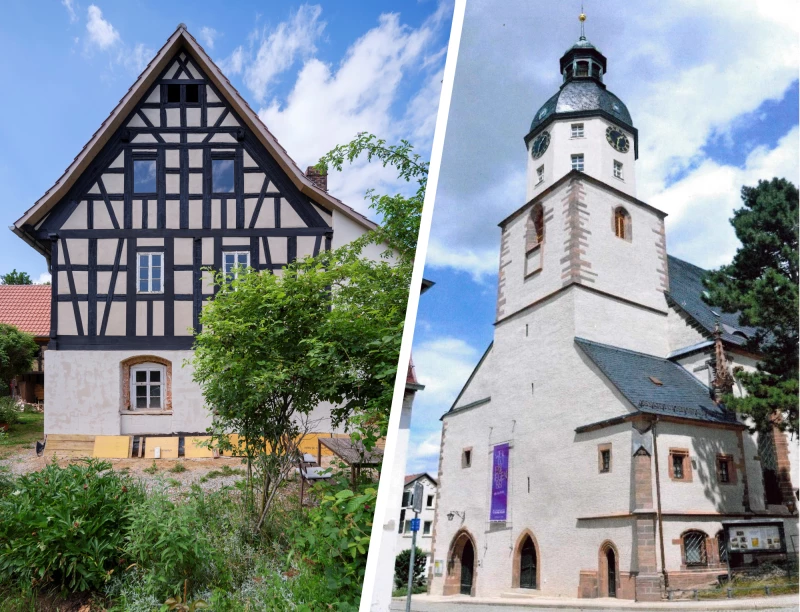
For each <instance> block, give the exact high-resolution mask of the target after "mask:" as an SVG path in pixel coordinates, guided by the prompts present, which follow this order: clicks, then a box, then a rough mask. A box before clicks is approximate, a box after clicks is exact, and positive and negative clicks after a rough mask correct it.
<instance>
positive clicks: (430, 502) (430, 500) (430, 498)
mask: <svg viewBox="0 0 800 612" xmlns="http://www.w3.org/2000/svg"><path fill="white" fill-rule="evenodd" d="M425 507H426V508H433V495H428V499H427V500H426V502H425Z"/></svg>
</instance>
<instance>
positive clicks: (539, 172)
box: [536, 165, 544, 185]
mask: <svg viewBox="0 0 800 612" xmlns="http://www.w3.org/2000/svg"><path fill="white" fill-rule="evenodd" d="M542 181H544V165H542V166H539V167H538V168H536V184H537V185H538V184H539V183H541V182H542Z"/></svg>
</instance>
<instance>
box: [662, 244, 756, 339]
mask: <svg viewBox="0 0 800 612" xmlns="http://www.w3.org/2000/svg"><path fill="white" fill-rule="evenodd" d="M667 261H668V265H669V291H668V292H667V296H668V299H670V300H672V301H673V302H674V303H675V304H676V305H677V306H679V307H680V308H681V309H683V310H684V311H685V312H686V314H688V315H689V316H690V317H691V318H692V319H694V320H695V321H696V322H697V323H698V324H699V325H700V326H701V327H702V328H703V329H705V330H706V331H707V332H708V334H709V335H710V334H712V333H713V332H714V325H715V324H716V322H717V320H719V323H720V329H721V331H722V339H723V340H724V341H726V342H730V343H732V344H737V345H743V344H745V343H746V342H747V337H751V336H752V335H753V334H754V333H755V331H756V330H755V329H754V328H752V327H746V326H743V325H740V324H739V315H738V314H736V313H728V312H723V311H722V310H721V309H715V308H712V307H711V306H709V305H708V304H706V303H705V302H704V301H703V292H704V291H705V288H704V287H703V275H705V274H706V273H707V271H706V270H704V269H703V268H700V267H698V266H695V265H693V264H690V263H689V262H688V261H683V260H682V259H678V258H677V257H674V256H672V255H668V256H667ZM737 332H738V333H737ZM742 334H744V336H742ZM745 336H747V337H745Z"/></svg>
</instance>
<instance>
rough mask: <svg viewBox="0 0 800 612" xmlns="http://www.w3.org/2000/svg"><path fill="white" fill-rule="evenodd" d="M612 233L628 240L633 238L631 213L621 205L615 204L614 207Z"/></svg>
mask: <svg viewBox="0 0 800 612" xmlns="http://www.w3.org/2000/svg"><path fill="white" fill-rule="evenodd" d="M614 235H615V236H616V237H617V238H622V239H623V240H627V241H628V242H630V241H631V238H633V228H632V227H631V215H630V213H629V212H628V211H627V210H625V209H624V208H623V207H622V206H617V207H616V208H615V209H614Z"/></svg>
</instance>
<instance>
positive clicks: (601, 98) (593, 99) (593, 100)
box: [530, 79, 633, 132]
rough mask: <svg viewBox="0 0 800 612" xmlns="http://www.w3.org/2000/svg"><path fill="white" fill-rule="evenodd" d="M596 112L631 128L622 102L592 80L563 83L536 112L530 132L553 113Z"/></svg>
mask: <svg viewBox="0 0 800 612" xmlns="http://www.w3.org/2000/svg"><path fill="white" fill-rule="evenodd" d="M597 110H603V111H606V112H607V113H609V114H610V115H611V116H612V117H616V118H617V119H618V120H619V121H621V122H622V123H625V124H626V125H629V126H631V127H633V119H631V114H630V112H629V111H628V107H627V106H625V104H623V102H622V100H620V99H619V98H618V97H617V96H615V95H614V94H613V93H611V92H610V91H608V90H607V89H605V88H604V87H602V86H601V85H600V84H599V83H597V82H596V81H594V80H592V79H576V80H574V81H569V82H567V83H565V84H564V85H563V86H562V87H561V89H559V90H558V93H557V94H555V95H554V96H553V97H552V98H550V99H549V100H548V101H547V102H545V103H544V105H543V106H542V107H541V108H540V109H539V110H538V111H536V115H534V117H533V121H532V122H531V129H530V131H531V132H533V131H534V130H535V129H536V128H537V127H538V126H539V125H540V124H542V123H544V122H545V121H547V120H548V119H549V118H550V116H551V115H553V114H554V113H555V114H559V113H574V112H578V111H597ZM543 112H544V114H542V113H543Z"/></svg>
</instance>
